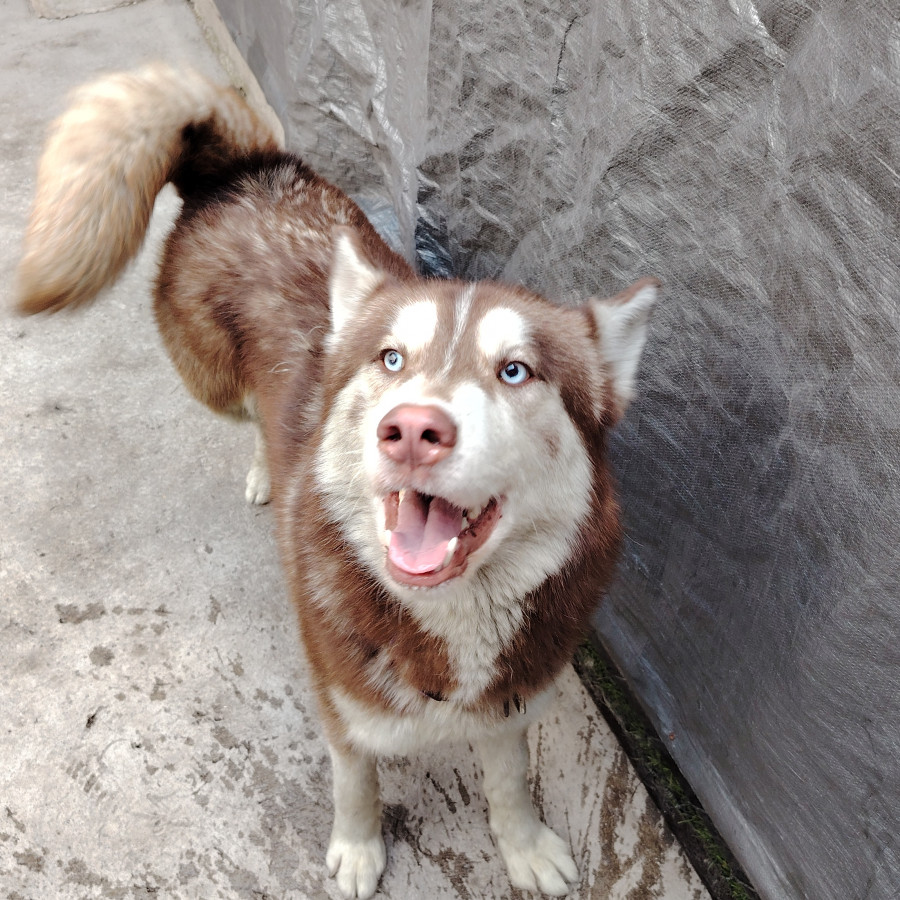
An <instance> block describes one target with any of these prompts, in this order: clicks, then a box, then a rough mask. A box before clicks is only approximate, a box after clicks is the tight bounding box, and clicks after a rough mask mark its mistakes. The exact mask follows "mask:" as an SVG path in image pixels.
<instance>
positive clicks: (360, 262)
mask: <svg viewBox="0 0 900 900" xmlns="http://www.w3.org/2000/svg"><path fill="white" fill-rule="evenodd" d="M332 239H333V245H332V247H333V249H332V254H333V255H332V259H331V275H330V277H329V281H328V294H329V301H330V303H331V331H332V334H338V333H340V331H341V329H342V328H343V327H344V326H345V325H346V324H347V322H348V321H349V320H350V319H351V318H352V317H353V316H354V315H355V313H356V311H357V309H358V308H359V305H360V303H361V302H362V301H363V300H364V299H365V298H366V297H368V296H369V294H371V293H372V291H374V290H375V288H377V287H378V285H379V284H381V282H382V281H384V277H385V276H384V273H383V272H380V271H379V270H378V269H374V268H372V266H370V265H369V263H368V261H367V260H366V259H365V258H364V257H363V256H362V254H361V252H360V249H359V242H358V238H357V237H356V233H355V232H354V231H353V229H352V228H344V227H339V228H335V229H334V231H333V232H332Z"/></svg>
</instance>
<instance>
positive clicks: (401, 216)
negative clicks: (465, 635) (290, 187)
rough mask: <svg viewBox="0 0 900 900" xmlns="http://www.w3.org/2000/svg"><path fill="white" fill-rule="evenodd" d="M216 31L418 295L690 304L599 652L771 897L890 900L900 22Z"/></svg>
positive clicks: (899, 745) (658, 363) (383, 7)
mask: <svg viewBox="0 0 900 900" xmlns="http://www.w3.org/2000/svg"><path fill="white" fill-rule="evenodd" d="M220 6H221V8H222V12H223V15H224V17H225V18H226V20H227V21H228V23H229V25H230V27H231V28H232V31H233V33H234V34H235V37H236V40H237V42H238V44H239V45H240V46H241V47H242V48H243V49H244V50H245V52H246V53H247V57H248V60H249V62H250V63H251V65H252V66H253V67H254V68H255V70H256V72H257V75H258V77H259V78H260V81H261V83H262V84H263V87H264V88H265V90H266V91H267V93H268V96H269V97H270V99H271V101H272V103H273V104H274V105H275V107H276V109H277V111H278V112H279V114H280V115H281V117H282V119H283V121H284V122H285V124H286V126H287V131H288V135H289V142H290V144H291V146H292V147H293V148H294V149H296V150H298V151H299V152H301V153H302V154H304V155H305V156H306V158H307V159H308V161H309V162H310V163H312V164H313V165H314V166H315V167H317V168H318V169H319V170H320V171H322V172H323V174H325V175H327V176H329V177H331V178H332V179H333V180H335V181H336V182H337V183H339V184H341V185H342V186H344V187H345V188H347V189H349V190H351V191H355V192H357V193H358V194H362V195H366V196H367V197H368V199H369V201H370V202H369V205H368V206H367V208H368V209H369V210H370V211H371V212H372V214H373V216H374V217H375V218H376V219H377V218H378V217H379V215H381V217H382V224H383V225H385V224H386V227H388V229H389V230H392V233H393V239H394V240H395V241H396V242H397V243H398V245H399V246H401V247H402V248H403V249H404V250H405V251H406V252H407V254H408V255H410V256H412V255H413V254H414V253H415V252H416V251H417V250H418V253H419V258H420V261H421V262H422V264H423V267H424V268H426V269H430V270H433V271H437V272H450V271H452V272H453V273H455V274H458V275H462V276H466V277H484V276H490V277H501V278H508V279H513V280H519V281H522V282H525V283H527V284H528V285H530V286H532V287H534V288H536V289H538V290H541V291H543V292H545V293H546V294H548V295H549V296H551V297H553V298H555V299H557V300H559V301H561V302H573V301H576V300H578V299H579V298H581V297H584V296H587V295H589V294H593V293H599V294H608V293H612V292H615V291H618V290H619V289H620V288H622V287H623V286H624V285H626V284H628V283H629V282H631V281H633V280H634V279H636V278H637V277H639V276H641V275H645V274H653V275H657V276H659V277H660V278H662V280H663V282H664V284H665V300H664V303H663V305H662V307H661V309H660V310H659V312H658V314H657V315H656V317H655V319H654V320H653V323H652V329H651V335H650V340H649V344H648V347H647V351H646V355H645V360H644V363H643V366H642V373H641V396H640V398H639V399H638V400H637V402H636V403H635V404H634V406H633V407H632V408H631V410H630V412H629V414H628V417H627V420H626V421H625V422H624V423H623V425H622V426H621V427H620V429H619V430H618V432H617V434H616V436H615V438H614V440H613V447H612V450H613V457H614V463H615V468H616V471H617V474H618V477H619V479H620V482H621V486H622V494H623V505H624V508H625V519H626V524H627V531H628V538H627V545H626V552H625V559H624V561H623V565H622V567H621V575H620V577H619V579H618V582H617V583H616V585H615V587H614V589H613V591H612V592H611V594H610V596H609V597H608V598H607V599H606V600H605V601H604V603H603V605H602V607H601V610H600V612H599V614H598V617H597V620H596V627H597V629H598V631H599V634H600V636H601V637H602V640H603V641H604V642H605V643H606V645H607V646H608V648H609V649H610V651H611V652H612V653H613V655H614V657H615V658H616V659H617V661H618V663H619V664H620V665H621V667H622V669H623V670H624V672H625V673H626V674H627V675H628V677H629V678H630V680H631V683H632V685H633V686H634V688H635V690H636V691H637V693H638V695H639V696H640V698H641V700H642V702H643V703H644V704H645V705H646V707H647V709H648V710H649V711H650V713H651V716H652V717H653V719H654V721H655V722H656V724H657V725H658V728H659V730H660V732H661V733H662V734H663V735H666V736H669V738H670V740H669V743H670V746H671V749H672V752H673V754H674V756H675V758H676V759H677V761H678V763H679V764H680V765H681V767H682V769H683V771H684V772H685V773H686V774H687V775H688V777H689V778H690V780H691V781H692V783H693V785H694V787H695V789H696V791H697V793H698V794H699V796H700V797H701V799H702V800H703V801H704V804H705V805H706V806H707V808H708V810H709V811H710V813H711V814H712V815H713V817H714V819H715V821H716V823H717V824H718V826H719V828H720V829H721V830H722V832H723V834H724V835H725V836H726V838H727V839H728V840H729V842H730V844H731V846H732V847H733V849H734V850H735V852H736V854H737V855H738V857H739V858H740V859H741V861H742V862H743V864H744V866H745V867H746V869H747V870H748V872H749V874H750V877H751V879H752V880H753V881H754V883H755V885H756V887H757V888H758V890H759V891H760V892H761V894H762V895H763V896H764V897H766V898H770V900H780V898H786V897H790V898H814V900H831V898H834V900H855V898H859V900H862V898H866V900H896V897H897V896H898V895H900V852H898V840H900V813H898V810H900V779H898V777H897V769H898V755H900V590H898V587H900V586H898V572H900V563H898V547H900V477H898V474H900V471H898V470H900V449H898V447H900V353H898V350H900V335H898V323H900V314H898V303H900V289H898V284H900V278H898V268H900V266H898V257H900V253H898V237H900V223H898V210H900V175H898V173H900V124H898V123H900V20H898V7H897V6H896V4H895V3H890V2H868V3H866V4H846V3H843V2H837V0H834V2H827V0H822V2H791V0H784V2H767V3H758V4H752V3H748V2H742V0H732V2H725V0H722V2H711V0H706V2H698V3H672V2H662V3H649V2H646V0H644V2H626V0H607V2H604V3H594V2H591V0H582V2H575V3H565V2H560V3H555V4H546V3H535V2H524V0H522V2H503V0H479V2H478V3H475V2H458V0H453V2H450V0H440V2H435V3H428V2H424V0H421V2H418V0H411V2H405V3H402V2H389V0H334V2H325V0H320V2H316V3H312V2H308V0H299V2H297V0H268V2H266V3H250V2H249V0H246V2H245V0H220ZM379 210H380V213H379ZM385 210H387V211H388V212H389V214H388V215H387V216H386V217H385V216H384V212H385Z"/></svg>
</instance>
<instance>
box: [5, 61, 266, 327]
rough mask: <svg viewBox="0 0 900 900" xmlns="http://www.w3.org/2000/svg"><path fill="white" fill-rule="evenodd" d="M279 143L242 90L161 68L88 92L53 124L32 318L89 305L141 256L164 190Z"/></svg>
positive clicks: (35, 224) (29, 274)
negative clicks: (169, 182)
mask: <svg viewBox="0 0 900 900" xmlns="http://www.w3.org/2000/svg"><path fill="white" fill-rule="evenodd" d="M278 148H279V141H278V139H277V138H276V137H275V136H274V134H273V133H272V131H271V129H269V128H268V127H267V126H266V125H265V124H264V123H263V122H262V120H261V119H260V118H259V117H258V116H257V115H256V113H254V112H253V110H252V109H250V107H249V106H247V104H246V103H245V102H244V100H242V99H241V97H240V96H239V95H238V94H237V92H235V91H234V90H232V89H230V88H224V87H220V86H217V85H215V84H213V83H212V82H210V81H207V80H206V79H205V78H204V77H203V76H201V75H199V74H198V73H196V72H193V71H190V70H176V69H173V68H171V67H169V66H167V65H163V64H155V65H151V66H147V67H146V68H143V69H139V70H137V71H135V72H128V73H122V74H117V75H110V76H108V77H105V78H102V79H100V80H99V81H97V82H94V83H93V84H89V85H87V86H85V87H82V88H80V89H78V90H77V91H76V92H75V93H74V94H73V96H72V100H71V104H70V106H69V109H68V110H67V111H66V112H65V113H64V114H63V115H62V116H61V117H60V118H59V119H58V120H57V121H56V123H55V125H54V126H53V129H52V132H51V134H50V138H49V140H48V142H47V146H46V148H45V150H44V155H43V157H42V158H41V162H40V165H39V168H38V176H37V192H36V196H35V201H34V207H33V209H32V211H31V218H30V220H29V223H28V228H27V231H26V233H25V241H24V252H23V257H22V261H21V263H20V264H19V270H18V275H17V278H18V283H17V289H16V306H17V308H18V310H19V311H20V312H23V313H37V312H43V311H56V310H59V309H62V308H63V307H64V306H74V305H77V304H82V303H87V302H88V301H90V300H92V299H93V298H94V297H95V296H96V294H97V293H98V292H99V291H100V290H101V289H102V288H104V287H106V286H107V285H109V284H111V283H112V282H113V281H115V279H116V277H117V276H118V275H119V274H120V272H121V271H122V269H123V268H124V267H125V265H126V264H127V263H128V261H129V260H130V259H131V258H132V257H133V256H134V255H135V254H136V253H137V251H138V249H139V247H140V245H141V242H142V241H143V239H144V234H145V232H146V230H147V223H148V222H149V220H150V214H151V213H152V211H153V204H154V201H155V200H156V195H157V194H158V193H159V191H160V190H161V189H162V187H163V185H164V184H165V183H166V182H167V181H175V183H176V186H177V187H179V188H182V187H183V186H184V185H186V184H189V183H190V182H192V181H195V180H198V179H201V180H202V179H204V178H209V177H215V174H216V173H217V172H220V171H222V170H223V169H225V168H226V167H227V166H228V165H229V164H230V163H232V162H233V161H234V159H235V158H236V157H240V156H243V155H246V154H247V153H250V152H253V151H258V150H259V151H262V150H277V149H278Z"/></svg>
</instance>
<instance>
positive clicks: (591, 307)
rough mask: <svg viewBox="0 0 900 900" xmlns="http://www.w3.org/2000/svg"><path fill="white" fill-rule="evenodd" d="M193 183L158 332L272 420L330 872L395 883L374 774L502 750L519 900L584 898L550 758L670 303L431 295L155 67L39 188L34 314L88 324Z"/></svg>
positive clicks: (352, 219)
mask: <svg viewBox="0 0 900 900" xmlns="http://www.w3.org/2000/svg"><path fill="white" fill-rule="evenodd" d="M167 182H171V183H173V184H174V185H175V187H176V189H177V190H178V192H179V193H180V195H181V197H182V199H183V207H182V210H181V215H180V217H179V219H178V221H177V223H176V224H175V227H174V230H173V231H172V233H171V235H170V236H169V238H168V242H167V244H166V246H165V250H164V253H163V258H162V262H161V266H160V271H159V277H158V281H157V284H156V292H155V312H156V318H157V321H158V323H159V328H160V331H161V333H162V337H163V340H164V342H165V344H166V347H167V348H168V351H169V354H170V355H171V357H172V361H173V362H174V364H175V366H176V367H177V369H178V371H179V372H180V373H181V375H182V377H183V378H184V381H185V384H186V385H187V387H188V389H189V390H190V391H191V392H192V393H193V394H194V395H195V396H196V397H197V398H198V399H199V400H201V401H202V402H203V403H205V404H206V405H207V406H209V407H211V408H212V409H213V410H215V411H217V412H220V413H226V414H229V415H232V416H235V417H237V418H249V419H252V420H253V421H254V422H255V423H256V424H257V426H258V439H257V447H256V453H255V456H254V459H253V464H252V467H251V469H250V473H249V475H248V476H247V489H246V493H247V499H248V500H249V501H251V502H254V503H265V502H267V501H268V500H269V497H270V494H271V496H272V499H273V501H274V504H275V508H276V515H277V527H278V539H279V544H280V550H281V554H282V558H283V563H284V568H285V570H286V574H287V579H288V582H289V584H290V590H291V593H292V596H293V600H294V603H295V605H296V608H297V612H298V614H299V618H300V625H301V632H302V636H303V641H304V644H305V648H306V655H307V657H308V660H309V668H310V672H311V675H312V681H313V684H314V687H315V690H316V694H317V698H318V703H319V707H320V713H321V718H322V722H323V726H324V730H325V733H326V736H327V739H328V743H329V747H330V752H331V758H332V763H333V774H334V827H333V830H332V833H331V839H330V843H329V846H328V851H327V856H326V863H327V867H328V870H329V872H330V874H331V875H334V876H336V877H337V882H338V885H339V887H340V889H341V891H342V893H343V894H344V895H345V896H346V897H370V896H371V895H372V894H373V893H374V892H375V889H376V887H377V884H378V879H379V877H380V875H381V873H382V871H383V869H384V867H385V846H384V841H383V839H382V836H381V824H380V808H381V807H380V800H379V789H378V778H377V774H376V759H377V757H378V756H379V755H380V754H406V753H410V752H414V751H415V750H416V749H417V748H419V747H422V746H425V745H427V744H432V743H439V742H446V741H450V740H456V741H461V742H463V743H466V742H470V743H473V744H475V745H476V746H477V748H478V750H479V751H480V753H481V757H482V761H483V765H484V790H485V793H486V795H487V800H488V803H489V807H490V825H491V828H492V830H493V832H494V835H495V837H496V840H497V844H498V846H499V849H500V853H501V854H502V856H503V859H504V860H505V862H506V865H507V868H508V870H509V876H510V880H511V882H512V883H513V885H515V886H516V887H518V888H522V889H526V890H540V891H543V892H545V893H548V894H555V895H561V894H564V893H566V891H567V889H568V888H567V885H568V883H571V882H573V881H575V880H576V879H577V876H578V872H577V869H576V866H575V863H574V862H573V860H572V857H571V855H570V851H569V848H568V847H567V845H566V843H565V842H564V841H563V840H562V839H561V838H560V837H558V836H557V835H556V834H554V833H553V832H552V831H551V830H550V829H549V828H547V827H546V826H545V825H543V824H542V823H541V821H540V820H539V818H538V816H537V814H536V813H535V811H534V809H533V807H532V803H531V797H530V792H529V788H528V781H527V769H528V750H527V745H526V740H525V732H526V729H527V728H528V726H529V724H530V723H531V722H533V721H534V720H535V719H536V717H538V716H539V715H540V713H541V711H542V710H543V709H544V708H545V706H546V705H547V703H548V701H549V700H550V698H551V697H552V695H553V691H554V681H555V679H556V678H557V676H558V675H559V673H560V671H561V670H562V669H563V667H564V666H565V665H566V664H567V662H568V661H569V659H570V656H571V654H572V651H573V649H574V647H575V646H576V644H577V643H578V641H579V640H580V639H581V637H582V636H583V634H584V632H585V629H586V627H587V625H588V622H589V618H590V615H591V612H592V610H593V609H594V607H595V605H596V603H597V601H598V598H599V597H600V595H601V593H602V591H603V590H604V588H605V586H606V585H607V583H608V581H609V579H610V576H611V574H612V571H613V567H614V563H615V558H616V553H617V550H618V546H619V540H620V531H619V520H618V507H617V505H616V500H615V497H614V491H613V486H612V484H611V479H610V475H609V473H608V469H607V464H606V461H605V445H606V434H607V431H608V429H609V428H610V427H611V426H612V425H613V424H614V423H615V422H616V421H617V420H618V419H619V417H620V416H621V415H622V413H623V411H624V409H625V407H626V405H627V404H628V401H629V399H630V398H631V396H632V386H633V383H634V379H635V374H636V369H637V366H638V360H639V357H640V354H641V350H642V348H643V345H644V341H645V335H646V324H647V318H648V314H649V311H650V309H651V307H652V306H653V304H654V302H655V300H656V295H657V289H658V285H657V283H656V282H655V281H653V280H649V279H648V280H644V281H641V282H638V283H637V284H636V285H634V286H633V287H631V288H630V289H629V290H627V291H625V292H624V293H623V294H620V295H619V296H617V297H614V298H612V299H609V300H597V299H591V300H589V301H588V302H586V303H585V304H584V305H583V306H582V307H581V308H560V307H557V306H554V305H552V304H551V303H549V302H548V301H547V300H545V299H543V298H541V297H539V296H536V295H535V294H533V293H531V292H530V291H528V290H526V289H524V288H521V287H510V286H508V285H504V284H499V283H494V282H481V283H473V284H469V283H462V282H459V281H438V280H429V279H425V278H421V277H418V276H417V275H416V274H415V273H414V272H413V270H412V269H411V267H410V266H409V264H408V263H407V262H406V261H405V260H404V259H402V258H401V257H400V256H398V255H397V254H396V253H394V252H393V251H391V250H390V249H389V248H388V247H387V246H386V245H385V243H384V242H383V241H382V240H381V238H380V237H379V236H378V234H377V233H376V232H375V231H374V229H373V228H372V226H371V225H370V224H369V222H368V221H367V219H366V218H365V216H364V215H363V214H362V212H361V211H360V210H359V208H358V207H357V206H356V205H355V204H354V203H353V201H352V200H350V199H349V198H348V197H347V196H346V195H345V194H343V193H342V192H341V191H339V190H338V189H337V188H335V187H334V186H332V185H331V184H329V183H327V182H326V181H324V180H323V179H322V178H320V177H318V176H317V175H316V174H315V173H314V172H312V171H311V170H310V169H309V168H307V167H306V166H305V165H304V164H303V163H302V162H301V161H300V160H299V159H298V158H297V157H296V156H293V155H292V154H290V153H287V152H284V151H283V149H282V148H281V147H280V146H279V145H278V141H277V140H276V138H275V137H274V136H273V134H272V132H271V131H270V130H269V129H268V128H267V127H266V126H265V125H263V124H262V122H261V120H260V119H259V118H258V117H257V116H256V115H255V114H254V113H253V111H252V110H251V109H250V108H249V107H248V106H247V105H246V103H245V102H244V101H243V100H242V99H241V98H240V97H239V95H238V94H237V93H235V92H234V91H232V90H230V89H227V88H222V87H218V86H216V85H214V84H212V83H210V82H208V81H207V80H206V79H205V78H203V77H201V76H199V75H198V74H196V73H194V72H191V71H181V70H175V69H172V68H170V67H168V66H165V65H154V66H150V67H147V68H144V69H142V70H139V71H136V72H133V73H127V74H118V75H112V76H109V77H106V78H104V79H102V80H100V81H98V82H97V83H95V84H92V85H89V86H87V87H85V88H82V89H81V90H79V91H78V92H76V93H75V94H74V96H73V98H72V102H71V106H70V108H69V109H68V111H67V112H66V113H64V114H63V116H62V117H61V118H60V119H59V120H58V121H57V122H56V125H55V127H54V129H53V131H52V133H51V136H50V138H49V141H48V144H47V146H46V149H45V152H44V155H43V158H42V160H41V163H40V167H39V173H38V182H37V194H36V199H35V203H34V208H33V211H32V213H31V218H30V222H29V225H28V229H27V233H26V236H25V241H24V254H23V258H22V261H21V265H20V267H19V271H18V286H17V291H18V293H17V304H18V308H19V310H20V311H22V312H25V313H36V312H40V311H44V310H57V309H61V308H62V307H65V306H70V305H75V304H81V303H86V302H88V301H90V300H91V299H93V298H94V296H95V295H96V294H97V293H98V292H99V291H100V290H101V289H102V288H103V287H105V286H106V285H108V284H110V283H111V282H113V281H114V280H115V278H116V277H117V276H118V275H119V273H120V272H121V271H122V268H123V267H124V266H125V264H126V263H127V262H128V260H129V259H131V257H132V256H133V255H134V254H135V253H136V251H137V249H138V247H139V246H140V244H141V241H142V239H143V236H144V232H145V230H146V227H147V223H148V220H149V218H150V214H151V211H152V209H153V204H154V199H155V197H156V195H157V193H158V192H159V190H160V189H161V188H162V187H163V185H164V184H166V183H167Z"/></svg>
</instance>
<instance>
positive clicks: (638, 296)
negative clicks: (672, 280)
mask: <svg viewBox="0 0 900 900" xmlns="http://www.w3.org/2000/svg"><path fill="white" fill-rule="evenodd" d="M659 290H660V283H659V282H658V281H657V280H656V279H655V278H644V279H642V280H641V281H638V282H636V283H635V284H633V285H632V286H631V287H630V288H628V290H626V291H623V292H622V293H621V294H617V295H616V296H615V297H610V298H609V299H606V300H598V299H591V300H590V301H589V308H590V311H591V313H592V314H593V316H594V321H595V322H596V324H597V331H598V332H599V341H600V352H601V354H602V356H603V361H604V363H605V365H606V369H607V373H608V377H609V382H610V386H611V388H612V392H613V400H614V403H615V406H616V409H615V413H616V418H618V417H619V416H621V415H622V414H623V413H624V412H625V409H626V407H627V406H628V404H629V403H630V402H631V399H632V398H633V397H634V380H635V375H636V374H637V368H638V363H639V362H640V359H641V352H642V351H643V349H644V343H645V342H646V340H647V322H648V321H649V318H650V311H651V310H652V309H653V306H654V304H655V303H656V300H657V298H658V296H659Z"/></svg>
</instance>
